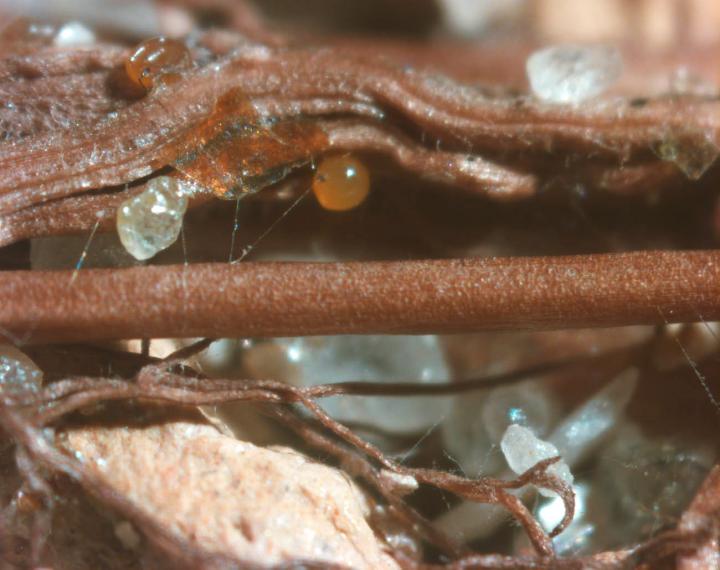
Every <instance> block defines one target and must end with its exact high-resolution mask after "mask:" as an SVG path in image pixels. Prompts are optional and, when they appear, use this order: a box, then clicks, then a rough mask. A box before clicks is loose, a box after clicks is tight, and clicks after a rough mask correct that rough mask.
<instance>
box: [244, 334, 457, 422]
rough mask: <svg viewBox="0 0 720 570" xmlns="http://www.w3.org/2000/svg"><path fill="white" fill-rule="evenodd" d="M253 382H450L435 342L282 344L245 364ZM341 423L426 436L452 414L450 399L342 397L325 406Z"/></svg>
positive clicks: (367, 339) (314, 340)
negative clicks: (421, 433) (259, 379)
mask: <svg viewBox="0 0 720 570" xmlns="http://www.w3.org/2000/svg"><path fill="white" fill-rule="evenodd" d="M243 360H244V361H246V362H247V363H248V364H249V365H250V367H251V369H252V370H251V371H252V375H253V376H257V377H264V378H275V379H279V380H284V381H286V382H289V383H293V384H296V385H300V386H311V385H315V384H323V383H335V382H344V381H363V380H365V381H376V382H378V381H384V382H408V383H421V384H430V383H443V382H447V381H448V378H449V376H450V372H449V370H448V366H447V364H446V362H445V356H444V353H443V350H442V348H441V346H440V343H439V341H438V338H437V337H436V336H430V335H427V336H328V337H309V338H286V339H277V340H276V341H274V342H272V343H260V344H258V345H256V346H254V347H253V348H251V349H250V350H249V351H248V353H247V354H246V356H245V357H244V358H243ZM320 403H321V405H322V406H323V408H324V409H325V410H326V411H327V412H328V413H329V414H330V415H331V416H333V417H334V418H336V419H338V420H339V421H342V422H353V423H360V424H363V425H372V426H377V427H379V428H380V429H383V430H386V431H390V432H396V433H413V432H417V431H422V430H425V429H427V428H429V427H431V426H433V425H435V424H437V423H439V422H441V421H442V419H443V418H444V417H445V416H446V415H447V414H448V413H449V408H450V398H449V397H443V396H429V397H417V396H412V397H407V396H404V397H375V396H362V397H357V396H343V397H331V398H324V399H322V400H320Z"/></svg>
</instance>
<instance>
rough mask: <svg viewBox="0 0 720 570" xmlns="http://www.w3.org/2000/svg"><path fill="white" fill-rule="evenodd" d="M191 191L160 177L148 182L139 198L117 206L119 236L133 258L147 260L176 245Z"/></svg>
mask: <svg viewBox="0 0 720 570" xmlns="http://www.w3.org/2000/svg"><path fill="white" fill-rule="evenodd" d="M191 190H192V187H191V186H190V185H188V184H186V183H184V182H183V181H181V180H178V179H176V178H172V177H170V176H159V177H157V178H153V179H152V180H151V181H150V182H148V183H147V186H146V188H145V190H143V191H142V192H141V193H140V194H138V195H137V196H134V197H133V198H129V199H128V200H126V201H125V202H123V203H122V204H121V205H120V207H119V208H118V211H117V229H118V235H119V236H120V241H121V242H122V244H123V246H125V249H127V251H128V252H129V253H130V254H131V255H132V256H133V257H135V258H136V259H140V260H143V259H150V258H151V257H153V256H154V255H155V254H157V253H158V252H160V251H162V250H163V249H166V248H168V247H170V246H171V245H172V244H173V243H175V241H176V240H177V238H178V236H179V235H180V230H181V229H182V223H183V216H184V215H185V210H186V209H187V196H188V194H189V193H190V192H191Z"/></svg>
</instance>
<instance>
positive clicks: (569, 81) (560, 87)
mask: <svg viewBox="0 0 720 570" xmlns="http://www.w3.org/2000/svg"><path fill="white" fill-rule="evenodd" d="M526 69H527V75H528V79H529V81H530V87H531V89H532V91H533V93H534V94H535V95H536V96H537V97H538V98H540V99H542V100H543V101H547V102H548V103H561V104H577V103H582V102H583V101H585V100H587V99H591V98H593V97H596V96H598V95H600V94H602V93H603V92H604V91H606V90H607V89H608V88H609V87H610V86H611V85H612V84H613V83H615V81H616V80H617V79H618V78H619V77H620V75H621V74H622V70H623V62H622V56H621V55H620V52H619V51H618V50H617V49H616V48H613V47H609V46H580V45H562V46H553V47H548V48H545V49H542V50H539V51H536V52H535V53H533V54H532V55H531V56H530V57H529V58H528V60H527V64H526Z"/></svg>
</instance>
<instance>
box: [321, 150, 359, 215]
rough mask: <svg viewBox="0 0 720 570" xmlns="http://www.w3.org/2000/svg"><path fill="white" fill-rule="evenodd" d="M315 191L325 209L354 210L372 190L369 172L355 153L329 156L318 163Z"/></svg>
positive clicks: (336, 210)
mask: <svg viewBox="0 0 720 570" xmlns="http://www.w3.org/2000/svg"><path fill="white" fill-rule="evenodd" d="M313 192H314V193H315V197H316V198H317V200H318V202H320V205H321V206H322V207H323V208H325V209H326V210H332V211H335V212H342V211H345V210H352V209H353V208H356V207H357V206H359V205H360V204H362V203H363V202H364V201H365V199H366V198H367V196H368V194H369V192H370V173H369V172H368V169H367V167H366V166H365V165H364V164H363V163H362V162H361V161H360V160H358V159H357V158H356V157H354V156H351V155H347V154H345V155H338V156H330V157H327V158H324V159H323V160H322V161H321V162H320V164H319V165H318V168H317V171H316V173H315V178H314V180H313Z"/></svg>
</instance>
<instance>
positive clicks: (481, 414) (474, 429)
mask: <svg viewBox="0 0 720 570" xmlns="http://www.w3.org/2000/svg"><path fill="white" fill-rule="evenodd" d="M536 384H537V382H533V381H529V382H523V383H521V384H516V385H514V386H501V387H499V388H495V389H494V390H491V391H489V392H486V391H482V392H475V393H472V394H463V395H461V396H458V397H455V398H454V401H453V408H452V413H451V415H450V417H449V418H448V419H447V420H446V421H445V422H444V423H443V440H444V443H445V447H446V449H447V450H448V451H449V452H450V454H451V455H452V456H453V459H455V460H456V461H457V462H458V463H459V464H460V466H461V467H462V469H463V471H464V472H465V473H467V474H468V475H478V474H480V473H485V474H489V473H492V472H494V471H496V470H497V469H498V468H499V467H500V461H498V460H499V457H498V455H496V454H492V453H491V450H492V449H493V447H494V446H496V445H497V444H499V443H500V440H501V439H502V436H503V434H504V433H505V430H506V429H507V428H508V426H509V425H511V424H518V425H522V426H525V427H528V428H530V429H532V431H533V432H534V433H535V434H537V435H538V436H539V437H543V436H544V435H546V434H547V433H548V431H549V429H550V427H551V425H552V420H553V416H554V406H553V403H552V399H551V398H550V397H549V395H548V394H547V392H546V391H545V390H544V389H543V388H542V387H541V386H538V385H536Z"/></svg>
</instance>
